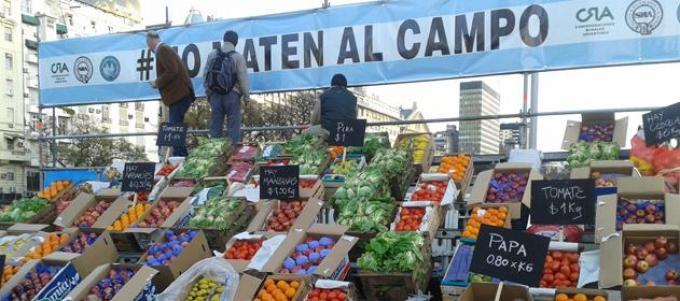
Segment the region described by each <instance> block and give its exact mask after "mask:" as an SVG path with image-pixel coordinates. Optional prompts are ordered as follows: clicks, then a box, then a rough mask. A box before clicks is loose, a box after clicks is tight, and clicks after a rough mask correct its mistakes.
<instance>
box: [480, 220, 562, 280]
mask: <svg viewBox="0 0 680 301" xmlns="http://www.w3.org/2000/svg"><path fill="white" fill-rule="evenodd" d="M549 245H550V238H547V237H544V236H539V235H533V234H529V233H526V232H522V231H515V230H510V229H504V228H496V227H491V226H487V225H482V227H481V229H480V231H479V238H478V239H477V244H476V245H475V250H474V252H473V254H472V265H471V266H470V271H471V272H473V273H479V274H483V275H487V276H491V277H495V278H498V279H501V280H505V281H510V282H515V283H521V284H525V285H528V286H532V287H538V285H539V283H540V280H541V277H542V276H543V264H544V263H545V256H546V254H547V253H548V246H549Z"/></svg>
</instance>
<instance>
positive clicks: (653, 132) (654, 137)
mask: <svg viewBox="0 0 680 301" xmlns="http://www.w3.org/2000/svg"><path fill="white" fill-rule="evenodd" d="M642 124H643V128H644V131H645V142H646V143H647V145H648V146H652V145H657V144H661V143H664V142H667V141H669V140H671V139H673V138H680V102H679V103H676V104H674V105H671V106H668V107H665V108H661V109H658V110H654V111H651V112H649V113H647V114H644V115H642Z"/></svg>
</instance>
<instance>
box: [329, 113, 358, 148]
mask: <svg viewBox="0 0 680 301" xmlns="http://www.w3.org/2000/svg"><path fill="white" fill-rule="evenodd" d="M335 125H336V126H335V127H334V128H332V129H331V144H332V145H335V146H357V147H361V146H364V137H365V136H366V120H363V119H348V120H338V121H337V122H336V123H335Z"/></svg>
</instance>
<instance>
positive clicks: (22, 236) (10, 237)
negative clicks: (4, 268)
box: [0, 230, 48, 261]
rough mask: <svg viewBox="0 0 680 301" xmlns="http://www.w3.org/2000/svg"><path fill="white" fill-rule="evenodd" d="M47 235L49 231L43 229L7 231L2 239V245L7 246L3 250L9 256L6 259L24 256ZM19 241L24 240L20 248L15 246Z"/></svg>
mask: <svg viewBox="0 0 680 301" xmlns="http://www.w3.org/2000/svg"><path fill="white" fill-rule="evenodd" d="M47 235H48V233H47V232H43V231H39V232H34V231H29V232H24V231H16V230H15V231H9V230H8V231H6V234H5V235H4V236H3V237H2V239H0V245H2V246H5V245H6V246H7V248H6V249H5V250H3V252H2V253H3V254H4V255H5V256H6V257H7V258H6V261H11V260H12V259H18V258H19V257H23V256H24V255H26V253H28V252H29V251H30V250H31V249H32V248H33V247H35V246H37V245H39V244H41V243H42V241H44V240H45V239H46V238H47ZM18 241H23V244H22V245H21V246H20V247H19V248H14V247H15V246H16V242H18Z"/></svg>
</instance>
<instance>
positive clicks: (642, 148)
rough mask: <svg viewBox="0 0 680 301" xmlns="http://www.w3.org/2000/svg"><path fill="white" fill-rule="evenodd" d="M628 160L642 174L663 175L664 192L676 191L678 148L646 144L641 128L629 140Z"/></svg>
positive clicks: (679, 179)
mask: <svg viewBox="0 0 680 301" xmlns="http://www.w3.org/2000/svg"><path fill="white" fill-rule="evenodd" d="M631 145H632V147H631V150H630V160H631V161H632V162H633V164H634V165H635V167H636V168H637V169H638V170H639V171H640V173H641V174H642V175H645V176H654V175H660V176H663V177H664V180H665V182H666V192H669V193H678V189H679V185H680V149H677V148H671V147H668V146H647V144H646V143H645V135H644V132H643V131H642V130H640V131H638V133H637V134H636V135H635V136H634V137H633V139H632V140H631Z"/></svg>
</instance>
